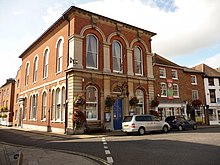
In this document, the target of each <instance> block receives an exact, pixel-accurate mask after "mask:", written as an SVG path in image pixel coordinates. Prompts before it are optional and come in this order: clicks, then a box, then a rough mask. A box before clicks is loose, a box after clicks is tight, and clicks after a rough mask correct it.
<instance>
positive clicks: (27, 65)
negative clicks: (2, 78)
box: [25, 62, 30, 86]
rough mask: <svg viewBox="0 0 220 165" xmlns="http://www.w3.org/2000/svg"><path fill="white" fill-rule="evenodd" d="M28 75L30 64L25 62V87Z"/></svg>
mask: <svg viewBox="0 0 220 165" xmlns="http://www.w3.org/2000/svg"><path fill="white" fill-rule="evenodd" d="M29 74H30V62H27V63H26V66H25V86H28V81H29Z"/></svg>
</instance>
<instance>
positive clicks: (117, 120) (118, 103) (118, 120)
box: [113, 99, 123, 130]
mask: <svg viewBox="0 0 220 165" xmlns="http://www.w3.org/2000/svg"><path fill="white" fill-rule="evenodd" d="M113 120H114V130H118V129H121V128H122V120H123V115H122V99H116V100H115V104H114V107H113Z"/></svg>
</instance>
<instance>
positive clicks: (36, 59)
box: [33, 57, 38, 82]
mask: <svg viewBox="0 0 220 165" xmlns="http://www.w3.org/2000/svg"><path fill="white" fill-rule="evenodd" d="M37 70H38V58H37V57H35V59H34V73H33V82H36V81H37Z"/></svg>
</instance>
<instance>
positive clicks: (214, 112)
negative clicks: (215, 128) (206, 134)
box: [208, 107, 220, 125]
mask: <svg viewBox="0 0 220 165" xmlns="http://www.w3.org/2000/svg"><path fill="white" fill-rule="evenodd" d="M208 113H209V124H210V125H220V107H209V109H208Z"/></svg>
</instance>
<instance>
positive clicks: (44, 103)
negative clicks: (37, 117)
mask: <svg viewBox="0 0 220 165" xmlns="http://www.w3.org/2000/svg"><path fill="white" fill-rule="evenodd" d="M46 115H47V93H46V92H43V94H42V113H41V120H43V121H46Z"/></svg>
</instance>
